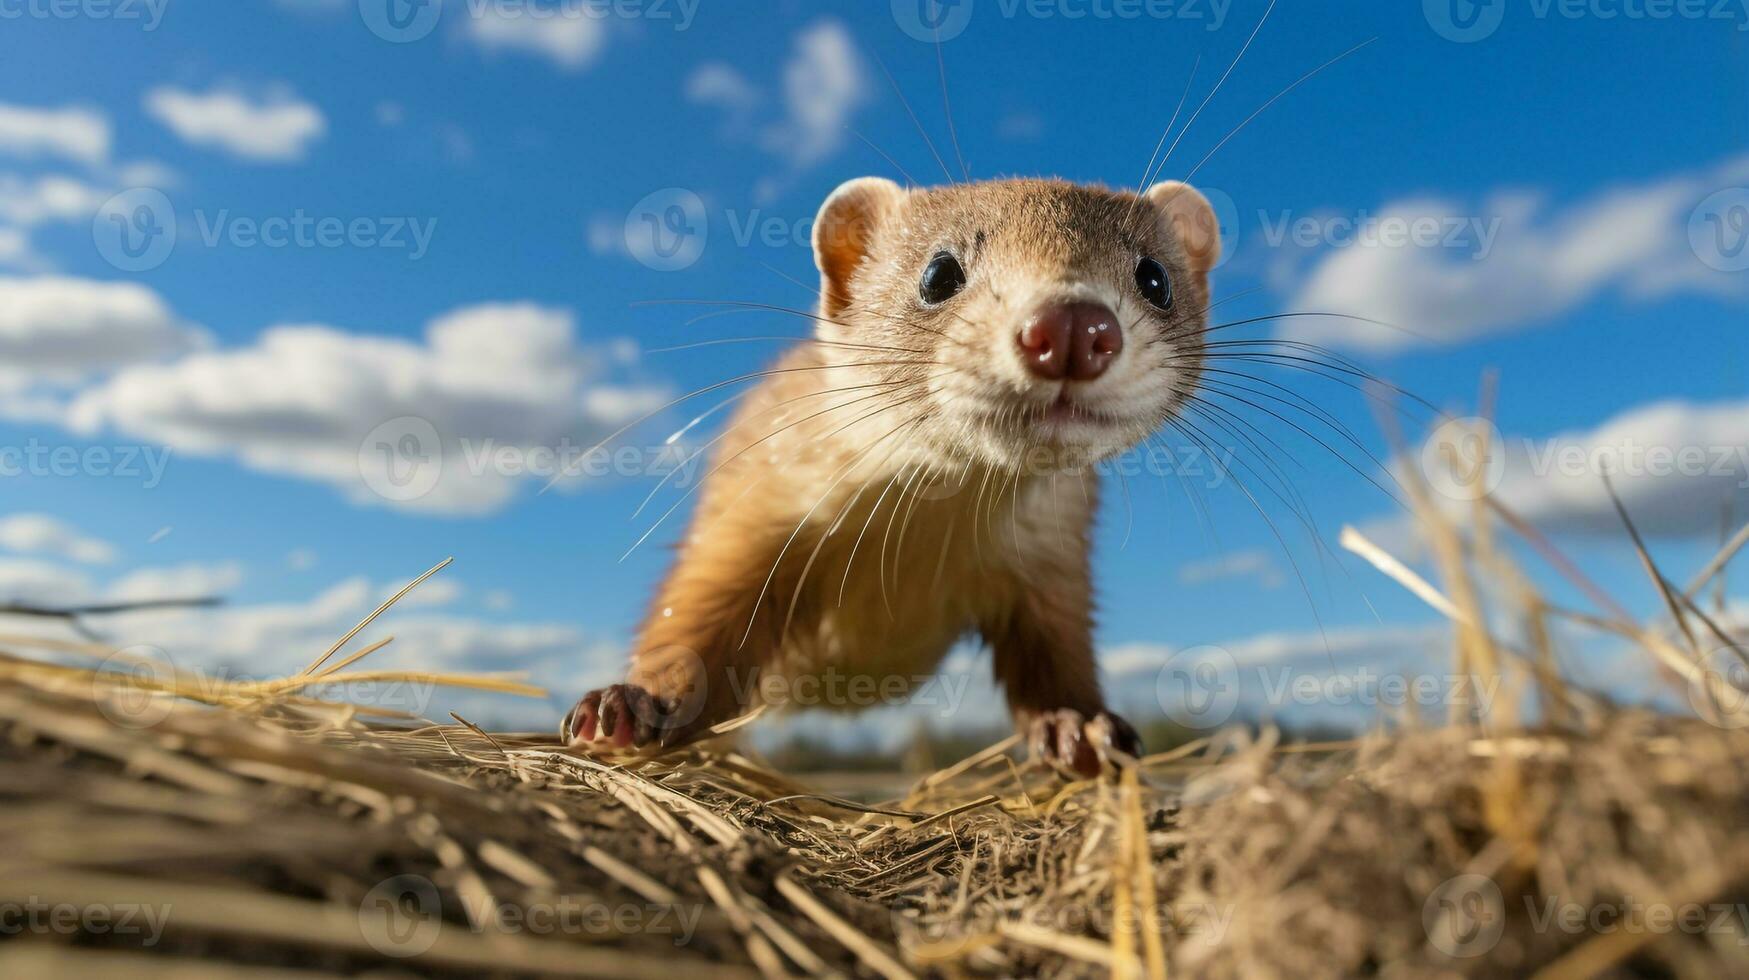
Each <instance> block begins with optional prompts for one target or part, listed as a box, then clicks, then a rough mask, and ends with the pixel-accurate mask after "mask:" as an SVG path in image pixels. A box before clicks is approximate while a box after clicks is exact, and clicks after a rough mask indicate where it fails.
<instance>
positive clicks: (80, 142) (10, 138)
mask: <svg viewBox="0 0 1749 980" xmlns="http://www.w3.org/2000/svg"><path fill="white" fill-rule="evenodd" d="M109 140H110V135H109V120H108V119H107V118H106V117H105V116H104V115H103V114H102V113H99V112H96V111H94V110H91V109H79V108H66V109H37V108H32V107H30V106H21V105H10V104H7V103H3V102H0V153H6V154H11V155H14V156H22V157H37V156H55V157H63V158H66V159H69V160H75V161H77V162H79V163H83V164H86V165H93V166H94V165H97V164H100V163H103V162H104V161H105V160H107V159H108V158H109Z"/></svg>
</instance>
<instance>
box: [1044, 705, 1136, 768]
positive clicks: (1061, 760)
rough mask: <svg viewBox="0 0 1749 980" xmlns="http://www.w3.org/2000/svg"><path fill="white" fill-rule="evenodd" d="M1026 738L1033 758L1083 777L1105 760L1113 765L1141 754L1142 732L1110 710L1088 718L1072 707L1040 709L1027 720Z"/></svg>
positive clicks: (1121, 764)
mask: <svg viewBox="0 0 1749 980" xmlns="http://www.w3.org/2000/svg"><path fill="white" fill-rule="evenodd" d="M1026 741H1027V744H1028V745H1029V746H1030V747H1031V749H1032V754H1033V755H1034V756H1035V757H1036V758H1040V759H1043V760H1044V761H1046V762H1048V763H1050V765H1051V767H1052V768H1054V769H1056V770H1057V771H1058V772H1061V773H1063V774H1064V775H1068V776H1076V777H1080V778H1084V779H1092V778H1094V777H1096V776H1098V775H1099V773H1100V770H1101V769H1103V768H1104V767H1105V766H1106V765H1107V764H1109V765H1111V766H1112V767H1114V768H1116V767H1120V766H1124V765H1128V764H1130V763H1132V762H1134V761H1135V760H1136V759H1139V758H1141V756H1142V739H1141V736H1139V735H1137V734H1136V730H1135V729H1134V728H1131V727H1130V723H1129V722H1127V721H1124V720H1123V719H1122V718H1119V717H1118V716H1117V715H1114V714H1112V713H1111V712H1109V711H1101V712H1099V713H1098V714H1096V715H1093V716H1092V717H1091V718H1090V717H1088V716H1086V715H1083V714H1082V713H1081V712H1079V711H1076V710H1074V709H1073V708H1058V709H1056V710H1055V711H1041V712H1039V713H1038V714H1035V715H1033V716H1032V717H1031V718H1029V719H1028V720H1027V722H1026Z"/></svg>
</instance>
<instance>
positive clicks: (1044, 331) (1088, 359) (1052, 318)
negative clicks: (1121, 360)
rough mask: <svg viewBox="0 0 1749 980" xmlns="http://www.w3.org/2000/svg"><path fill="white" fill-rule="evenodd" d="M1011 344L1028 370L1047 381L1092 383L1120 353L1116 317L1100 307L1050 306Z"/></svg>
mask: <svg viewBox="0 0 1749 980" xmlns="http://www.w3.org/2000/svg"><path fill="white" fill-rule="evenodd" d="M1014 340H1015V343H1016V344H1018V345H1019V346H1020V359H1021V360H1022V361H1024V362H1025V363H1026V368H1027V370H1029V371H1031V372H1032V373H1033V374H1034V375H1036V376H1038V377H1040V378H1043V379H1044V380H1046V381H1062V380H1065V379H1067V380H1069V381H1092V380H1093V379H1094V378H1097V377H1099V376H1100V375H1102V374H1104V373H1105V369H1106V368H1108V367H1110V366H1111V362H1113V361H1115V360H1117V355H1118V354H1120V353H1122V352H1123V330H1122V328H1120V327H1119V326H1118V325H1117V314H1115V313H1113V312H1111V310H1109V309H1106V307H1105V305H1104V304H1102V303H1086V302H1077V303H1052V304H1051V305H1049V306H1046V307H1044V308H1042V309H1040V310H1039V311H1038V312H1037V313H1034V314H1033V315H1032V317H1031V318H1030V319H1028V320H1027V321H1026V326H1024V327H1022V328H1021V330H1020V333H1019V335H1018V336H1016V337H1015V338H1014Z"/></svg>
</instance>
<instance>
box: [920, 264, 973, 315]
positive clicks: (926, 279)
mask: <svg viewBox="0 0 1749 980" xmlns="http://www.w3.org/2000/svg"><path fill="white" fill-rule="evenodd" d="M965 287H966V270H964V269H962V268H960V260H959V259H956V258H954V257H953V256H951V255H949V254H947V253H946V252H937V253H935V258H933V259H930V260H929V264H928V265H927V266H924V267H923V281H922V282H920V283H918V284H917V293H918V295H920V296H922V297H923V302H925V303H928V304H929V305H930V306H934V305H935V304H937V303H945V302H947V301H948V300H949V299H952V298H953V295H954V294H955V293H957V292H959V291H960V290H962V289H964V288H965Z"/></svg>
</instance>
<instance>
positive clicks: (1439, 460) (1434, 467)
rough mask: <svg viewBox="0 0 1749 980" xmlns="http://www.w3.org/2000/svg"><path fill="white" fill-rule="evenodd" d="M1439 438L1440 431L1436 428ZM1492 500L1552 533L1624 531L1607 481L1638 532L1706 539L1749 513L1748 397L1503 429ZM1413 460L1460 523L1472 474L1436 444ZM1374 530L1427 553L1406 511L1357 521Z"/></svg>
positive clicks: (1380, 538)
mask: <svg viewBox="0 0 1749 980" xmlns="http://www.w3.org/2000/svg"><path fill="white" fill-rule="evenodd" d="M1439 437H1440V434H1439V432H1437V431H1436V432H1435V433H1434V434H1433V435H1432V436H1430V437H1429V441H1430V442H1431V441H1432V440H1433V439H1437V438H1439ZM1495 449H1496V451H1497V455H1496V458H1497V459H1498V460H1499V461H1500V463H1501V464H1502V465H1501V466H1500V468H1499V470H1498V480H1497V482H1495V483H1494V484H1492V486H1493V493H1494V497H1495V499H1497V500H1498V501H1500V503H1502V504H1504V505H1505V506H1506V507H1508V508H1510V509H1511V510H1512V511H1513V513H1515V514H1517V515H1518V516H1520V517H1522V518H1524V519H1525V520H1526V521H1528V522H1529V523H1530V524H1531V525H1532V526H1534V527H1536V528H1537V529H1538V530H1540V531H1544V532H1547V533H1561V534H1573V535H1595V536H1598V537H1602V538H1606V539H1609V540H1617V541H1620V540H1624V538H1625V533H1626V532H1625V529H1624V528H1623V526H1622V523H1621V517H1620V516H1619V515H1618V514H1617V513H1616V510H1615V505H1614V504H1613V503H1612V502H1611V501H1610V498H1609V493H1608V491H1607V490H1606V489H1605V487H1604V483H1603V474H1604V473H1605V472H1607V473H1608V474H1609V477H1610V480H1611V482H1612V483H1613V484H1614V486H1615V491H1616V494H1617V495H1618V496H1619V497H1620V498H1621V501H1622V505H1623V506H1624V507H1626V508H1627V511H1628V516H1630V517H1631V518H1633V521H1634V526H1635V527H1636V528H1638V529H1639V530H1640V531H1641V533H1643V534H1647V535H1651V536H1655V537H1666V538H1679V537H1693V538H1702V539H1707V538H1711V537H1713V536H1716V535H1717V534H1718V533H1719V525H1720V521H1721V519H1722V517H1723V515H1724V513H1725V511H1726V509H1727V507H1729V508H1731V509H1732V510H1733V512H1734V513H1736V514H1738V515H1742V514H1745V513H1749V401H1735V402H1715V403H1712V404H1694V403H1690V402H1683V401H1663V402H1656V403H1652V404H1648V405H1641V406H1637V407H1635V408H1631V409H1628V410H1626V411H1624V412H1621V413H1620V414H1618V415H1616V416H1614V417H1613V418H1610V419H1608V420H1607V421H1605V422H1603V423H1602V424H1601V425H1598V426H1596V427H1594V428H1590V429H1578V430H1572V431H1567V432H1559V433H1555V434H1553V435H1550V436H1546V437H1536V438H1529V437H1524V436H1502V437H1500V438H1499V441H1498V443H1496V444H1495ZM1415 459H1416V465H1417V466H1421V467H1426V468H1425V469H1424V470H1423V473H1424V475H1426V477H1427V478H1428V482H1429V485H1430V487H1431V488H1432V489H1433V491H1434V492H1433V500H1434V501H1435V502H1436V503H1437V504H1438V505H1439V506H1441V507H1442V508H1443V509H1444V510H1445V511H1446V512H1448V513H1449V514H1450V515H1451V516H1452V518H1453V519H1454V520H1456V521H1458V522H1459V525H1460V526H1463V524H1464V523H1466V522H1467V521H1468V518H1469V513H1468V512H1469V509H1470V508H1471V507H1472V506H1473V504H1471V503H1470V502H1469V500H1468V499H1467V496H1466V494H1465V493H1464V490H1465V488H1467V487H1469V486H1470V485H1471V484H1470V482H1469V480H1467V479H1462V478H1459V477H1458V476H1455V475H1453V474H1452V473H1451V470H1450V466H1449V465H1448V462H1447V461H1446V457H1445V456H1443V455H1442V454H1441V453H1440V452H1438V451H1437V450H1433V451H1429V452H1425V453H1422V454H1418V455H1417V456H1416V457H1415ZM1360 531H1361V533H1362V534H1364V535H1366V537H1367V538H1368V539H1370V540H1371V541H1373V542H1374V543H1375V544H1377V545H1378V546H1379V547H1381V548H1383V549H1384V550H1386V551H1387V552H1390V553H1391V554H1394V555H1397V556H1399V557H1401V558H1404V559H1406V560H1410V561H1415V560H1419V559H1421V558H1422V557H1423V556H1424V555H1425V553H1426V552H1425V547H1424V542H1423V541H1422V539H1421V535H1420V532H1419V530H1418V528H1417V524H1416V521H1414V520H1413V519H1412V518H1411V517H1410V516H1409V515H1407V514H1402V513H1395V514H1389V515H1385V516H1381V517H1378V518H1375V519H1373V520H1370V521H1367V522H1365V523H1363V524H1361V525H1360Z"/></svg>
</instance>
